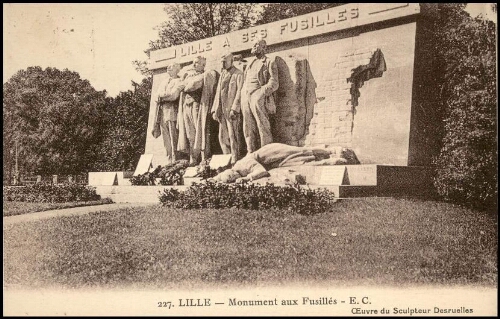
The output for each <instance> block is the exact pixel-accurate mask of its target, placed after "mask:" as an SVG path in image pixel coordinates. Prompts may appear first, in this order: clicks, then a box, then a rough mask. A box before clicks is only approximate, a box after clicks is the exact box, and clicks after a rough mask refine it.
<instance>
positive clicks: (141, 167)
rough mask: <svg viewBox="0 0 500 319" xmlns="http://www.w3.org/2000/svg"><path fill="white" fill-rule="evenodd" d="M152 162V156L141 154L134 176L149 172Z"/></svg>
mask: <svg viewBox="0 0 500 319" xmlns="http://www.w3.org/2000/svg"><path fill="white" fill-rule="evenodd" d="M152 161H153V154H142V155H141V158H140V159H139V163H138V164H137V168H136V169H135V172H134V176H137V175H140V174H144V173H147V172H149V169H150V168H152V167H153V165H152V163H151V162H152Z"/></svg>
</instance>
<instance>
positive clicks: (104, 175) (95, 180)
mask: <svg viewBox="0 0 500 319" xmlns="http://www.w3.org/2000/svg"><path fill="white" fill-rule="evenodd" d="M116 184H118V180H117V177H116V172H89V185H106V186H113V185H116Z"/></svg>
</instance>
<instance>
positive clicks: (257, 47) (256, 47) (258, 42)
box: [251, 37, 267, 56]
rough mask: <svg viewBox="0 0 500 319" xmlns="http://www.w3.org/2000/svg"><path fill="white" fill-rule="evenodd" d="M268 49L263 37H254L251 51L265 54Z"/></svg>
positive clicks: (256, 53)
mask: <svg viewBox="0 0 500 319" xmlns="http://www.w3.org/2000/svg"><path fill="white" fill-rule="evenodd" d="M266 50H267V43H266V40H264V39H262V38H261V37H256V38H254V40H253V46H252V51H251V53H252V54H255V55H257V56H260V55H264V54H265V53H266Z"/></svg>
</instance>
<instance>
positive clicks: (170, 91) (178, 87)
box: [160, 79, 184, 102]
mask: <svg viewBox="0 0 500 319" xmlns="http://www.w3.org/2000/svg"><path fill="white" fill-rule="evenodd" d="M183 89H184V84H183V83H182V82H181V81H180V79H174V80H172V81H170V83H169V84H168V85H167V87H166V88H165V92H164V95H163V96H161V97H160V100H161V101H162V102H163V101H175V100H177V99H178V98H179V95H180V93H181V91H182V90H183Z"/></svg>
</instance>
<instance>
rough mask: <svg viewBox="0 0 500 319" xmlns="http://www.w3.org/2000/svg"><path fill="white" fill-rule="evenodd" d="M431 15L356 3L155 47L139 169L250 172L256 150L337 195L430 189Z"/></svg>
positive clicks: (262, 160) (280, 170)
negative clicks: (224, 162)
mask: <svg viewBox="0 0 500 319" xmlns="http://www.w3.org/2000/svg"><path fill="white" fill-rule="evenodd" d="M433 12H434V6H433V5H430V4H416V3H400V4H396V3H391V4H364V3H360V4H355V3H352V4H346V5H342V6H338V7H334V8H330V9H326V10H322V11H317V12H313V13H310V14H306V15H302V16H298V17H294V18H290V19H285V20H280V21H277V22H273V23H269V24H264V25H259V26H255V27H252V28H249V29H243V30H239V31H234V32H231V33H228V34H224V35H219V36H215V37H211V38H206V39H202V40H199V41H195V42H192V43H186V44H183V45H178V46H174V47H169V48H165V49H161V50H156V51H151V52H150V61H149V62H150V64H149V68H150V69H151V70H153V72H154V74H153V88H152V94H151V104H150V111H149V121H148V130H147V131H148V136H147V139H146V145H145V151H144V155H143V157H142V158H141V161H142V163H141V162H140V163H139V166H142V167H141V168H140V167H138V170H137V171H136V174H137V173H142V172H144V171H147V170H148V169H150V168H151V167H157V166H158V165H166V164H168V163H171V162H173V161H174V160H178V159H186V160H189V161H190V162H191V163H192V164H193V165H194V164H197V163H199V162H200V161H202V160H205V159H207V158H210V157H212V156H214V155H218V154H227V155H228V157H227V158H228V159H229V160H230V163H231V164H234V167H233V168H236V170H237V168H238V167H239V168H241V169H242V171H245V169H246V168H245V167H246V166H245V165H246V162H245V161H247V162H248V161H249V157H250V155H251V154H254V155H253V156H252V158H251V159H250V161H256V162H257V164H262V166H264V167H265V168H266V169H267V170H269V169H270V168H272V170H271V171H270V172H269V173H270V175H271V176H274V177H277V178H279V177H280V176H282V177H283V178H284V177H286V176H290V173H291V172H292V173H299V174H300V175H302V176H303V177H304V178H305V180H306V182H307V183H308V184H310V185H317V186H319V187H329V188H333V189H334V192H335V193H336V195H337V196H339V197H351V196H390V195H395V194H418V193H425V192H426V190H428V189H430V183H431V176H430V170H429V169H428V167H429V166H430V164H431V158H432V156H433V155H434V154H435V152H436V148H437V141H436V138H435V134H434V131H433V130H434V128H435V124H436V123H434V122H435V110H434V109H433V103H432V100H431V96H430V95H429V94H426V92H428V90H429V89H430V86H431V85H432V78H433V74H432V63H434V61H433V59H432V52H428V51H426V46H425V23H426V21H427V19H429V18H430V17H431V16H432V13H433ZM266 146H267V147H266ZM325 154H326V155H325ZM329 158H330V159H329ZM249 165H253V164H249ZM240 173H241V171H240ZM273 173H274V174H273ZM247 174H248V175H249V176H252V177H254V178H253V179H259V178H260V177H262V176H269V174H265V175H262V174H260V175H259V172H257V173H252V172H247ZM252 174H253V175H252ZM287 174H288V175H287ZM236 175H237V176H236V177H241V176H238V175H241V174H238V172H236ZM243 177H244V176H243ZM251 179H252V178H251ZM95 180H98V179H95ZM117 180H118V183H117ZM219 180H224V178H222V179H221V178H219ZM265 180H266V179H262V181H265ZM120 181H122V183H120ZM123 181H124V179H123V178H120V177H119V176H118V179H117V178H116V177H115V180H114V184H115V185H116V184H118V186H112V185H113V184H111V185H108V186H107V187H108V188H110V187H115V188H118V187H120V186H121V185H120V184H124V182H123ZM226 181H227V180H226ZM262 181H261V182H262ZM255 182H257V180H256V181H255ZM273 182H276V179H275V180H273ZM95 184H96V185H95V186H97V187H98V190H100V191H101V192H105V191H104V189H105V188H104V186H102V187H101V186H99V183H98V182H96V183H95ZM100 187H101V188H102V189H100ZM128 187H133V186H128ZM133 188H135V187H133ZM128 197H130V196H128Z"/></svg>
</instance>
